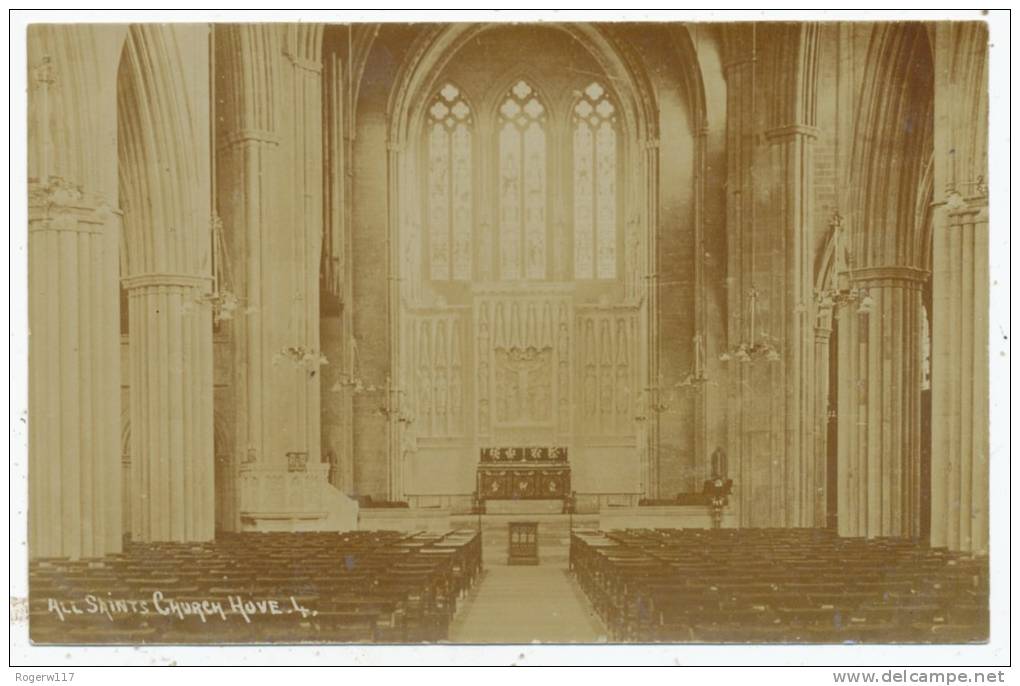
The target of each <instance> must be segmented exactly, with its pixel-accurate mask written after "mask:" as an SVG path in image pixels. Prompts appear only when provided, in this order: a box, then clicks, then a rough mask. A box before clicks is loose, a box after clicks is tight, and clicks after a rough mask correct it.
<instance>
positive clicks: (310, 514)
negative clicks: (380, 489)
mask: <svg viewBox="0 0 1020 686" xmlns="http://www.w3.org/2000/svg"><path fill="white" fill-rule="evenodd" d="M328 476H329V465H328V464H315V465H306V466H304V468H303V469H293V470H292V469H290V468H289V467H259V466H257V465H245V466H242V467H241V470H240V474H239V475H238V479H239V487H240V488H239V490H240V499H241V502H240V508H239V509H240V519H241V530H242V531H352V530H354V529H357V528H358V503H357V501H355V500H353V499H351V498H349V497H347V496H346V495H344V494H343V493H341V492H340V491H338V490H337V489H336V488H334V487H333V486H332V485H331V484H330V483H329V481H328Z"/></svg>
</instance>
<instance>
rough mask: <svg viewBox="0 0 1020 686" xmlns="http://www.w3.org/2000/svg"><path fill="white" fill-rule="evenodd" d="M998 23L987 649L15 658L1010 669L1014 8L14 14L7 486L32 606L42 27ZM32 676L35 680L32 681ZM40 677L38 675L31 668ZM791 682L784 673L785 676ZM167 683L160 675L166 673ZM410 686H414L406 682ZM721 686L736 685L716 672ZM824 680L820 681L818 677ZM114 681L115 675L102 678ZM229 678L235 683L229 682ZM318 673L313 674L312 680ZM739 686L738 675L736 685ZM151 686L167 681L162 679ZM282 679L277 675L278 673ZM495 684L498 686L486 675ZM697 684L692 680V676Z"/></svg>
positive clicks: (18, 582)
mask: <svg viewBox="0 0 1020 686" xmlns="http://www.w3.org/2000/svg"><path fill="white" fill-rule="evenodd" d="M983 18H987V19H988V20H989V35H990V41H991V48H990V62H989V83H990V84H991V92H990V98H989V105H990V116H991V121H990V136H991V139H990V145H989V168H990V170H991V172H990V174H989V176H990V181H989V187H990V198H991V202H990V214H991V225H990V243H991V248H992V249H991V250H990V255H989V258H990V263H989V266H990V270H991V278H992V288H991V297H990V302H991V313H992V316H991V317H990V318H989V320H990V321H989V326H990V331H989V335H990V339H989V340H990V342H991V350H990V355H989V357H990V365H991V369H990V391H991V406H990V415H989V416H990V421H991V456H990V457H991V466H990V469H991V484H992V490H991V524H992V525H991V544H990V547H991V551H992V554H991V560H992V575H991V582H992V626H991V632H992V633H991V635H992V640H991V642H990V643H989V644H987V645H981V646H748V647H733V646H678V645H668V646H634V645H628V646H617V645H609V646H606V645H587V646H538V645H531V646H423V647H404V646H397V647H394V646H350V647H345V646H301V647H286V646H285V647H243V648H242V647H201V648H197V647H195V648H182V647H166V648H158V647H145V648H138V647H113V648H69V647H46V648H41V647H35V646H31V645H30V644H28V641H27V625H26V624H25V623H23V622H15V623H13V624H12V625H11V627H10V628H11V634H10V648H11V653H10V658H11V662H12V664H23V665H37V666H45V665H138V666H142V665H159V664H164V665H165V664H178V665H191V664H194V665H219V664H228V665H274V664H275V665H280V664H319V665H323V664H363V665H367V664H389V665H393V664H411V665H425V664H446V665H449V664H461V665H471V664H474V665H479V664H481V665H488V664H512V663H516V664H522V665H525V664H532V665H534V664H581V665H583V664H588V665H615V664H669V665H673V664H681V665H727V666H731V667H732V666H739V665H772V666H793V665H932V664H937V665H943V664H944V665H950V664H952V665H1004V664H1008V662H1009V660H1010V650H1009V644H1008V633H1009V631H1010V626H1009V622H1010V612H1009V611H1010V609H1011V608H1010V606H1009V602H1008V598H1009V583H1010V580H1009V576H1008V574H1009V570H1008V568H1007V562H1008V560H1007V557H1008V555H1007V552H1006V551H1007V550H1009V549H1010V548H1009V547H1010V541H1011V523H1012V522H1011V519H1010V517H1011V512H1010V508H1009V498H1010V487H1011V483H1010V478H1009V477H1007V474H1010V472H1009V471H1008V468H1009V385H1008V384H1009V374H1010V367H1009V353H1010V348H1009V335H1010V326H1009V321H1010V317H1009V315H1010V311H1009V309H1008V307H1009V305H1008V303H1009V285H1010V274H1009V253H1010V250H1011V246H1010V249H1009V250H1005V249H1000V248H1005V247H1007V246H1009V245H1010V243H1009V230H1008V227H1009V223H1008V218H1009V217H1010V216H1011V215H1010V205H1009V203H1008V200H1007V199H1008V198H1009V191H1010V186H1009V169H1010V168H1011V167H1010V166H1008V165H1010V161H1009V160H1010V158H1009V157H1007V156H1008V154H1009V153H1008V152H1007V150H1008V146H1009V145H1010V144H1011V141H1010V140H1009V137H1010V128H1009V125H1010V122H1009V121H1008V120H1007V119H1006V116H1007V113H1008V112H1010V109H1009V106H1010V102H1009V101H1008V100H1007V97H1008V96H1007V93H1010V90H1009V89H1008V88H1007V87H1006V85H1007V84H1008V83H1011V81H1010V80H1009V79H1010V65H1009V63H1008V60H1009V59H1010V50H1009V47H1010V31H1009V29H1010V26H1009V24H1008V23H1007V22H1010V21H1011V18H1010V17H1009V15H1008V14H1007V13H1005V12H1004V11H1001V10H1000V11H995V12H992V13H990V15H987V16H986V15H984V14H982V13H980V12H976V11H952V12H950V11H895V12H889V11H873V10H872V11H824V10H823V11H819V10H795V11H776V10H769V11H751V10H728V11H697V12H694V11H684V12H677V11H670V12H664V11H636V10H608V11H607V10H599V11H595V10H565V11H557V12H551V11H518V10H514V11H493V10H484V11H473V12H471V11H464V10H440V11H426V10H408V11H386V10H350V11H344V12H339V11H324V10H310V11H303V10H302V11H294V10H259V11H223V10H202V11H191V10H189V11H172V10H160V11H144V10H103V11H85V10H78V11H58V12H47V11H34V10H33V11H12V13H11V15H10V34H9V38H10V45H9V50H8V52H7V54H8V55H10V60H11V62H10V64H9V67H10V71H9V73H10V74H11V82H10V101H9V102H10V110H9V116H10V132H11V136H10V139H9V143H10V168H9V171H10V173H11V176H10V179H9V180H10V193H11V195H10V210H11V214H10V217H11V224H10V226H11V230H10V254H9V260H8V264H9V265H10V270H11V271H10V282H9V288H10V291H9V297H10V300H9V303H10V319H9V326H10V330H9V332H8V334H9V335H8V336H7V337H5V338H6V341H9V344H10V356H9V358H8V359H9V361H10V379H11V386H10V389H11V390H10V398H9V400H10V405H9V408H8V410H9V417H10V424H11V434H10V435H11V458H10V459H11V462H10V464H11V473H10V479H11V480H10V482H9V486H10V487H11V489H12V492H11V501H10V510H9V515H10V520H9V524H10V526H11V533H12V535H11V539H10V562H11V577H10V579H9V581H10V588H11V598H12V599H13V598H18V597H22V598H23V597H25V595H26V592H25V591H26V583H27V557H26V546H25V532H26V531H27V519H26V502H27V492H26V484H27V474H26V460H27V433H26V431H25V428H26V424H25V423H24V421H23V420H24V418H25V416H26V415H27V343H28V342H27V336H26V332H27V296H26V287H27V270H26V262H27V234H26V227H27V188H26V178H25V170H26V169H27V160H26V147H25V144H26V135H27V132H26V103H25V95H24V94H25V93H26V86H27V83H26V74H27V65H26V47H25V29H26V25H27V24H28V23H33V22H69V21H76V22H161V21H162V22H172V21H187V22H199V21H200V22H222V21H229V22H246V21H247V22H253V21H298V20H301V21H325V22H351V21H386V22H393V21H401V22H404V21H431V22H436V21H593V20H594V21H664V20H669V21H692V20H698V21H752V20H754V21H760V20H787V21H793V20H796V21H811V20H815V21H835V20H872V21H882V20H886V21H887V20H891V19H910V20H945V19H970V20H974V19H983ZM22 671H26V670H22ZM27 671H38V670H27ZM784 671H786V670H784ZM832 671H834V670H828V669H819V670H814V669H812V670H802V671H801V672H800V674H799V675H786V676H785V677H784V683H791V682H794V683H795V682H797V681H799V680H800V679H801V678H805V679H810V681H805V683H809V682H813V683H818V679H819V678H821V679H824V680H825V682H827V683H832V678H831V672H832ZM157 674H158V673H157ZM404 674H405V676H404V677H403V678H407V679H410V678H413V677H412V674H411V673H407V672H405V673H404ZM705 674H706V675H707V677H708V678H711V679H713V680H715V679H717V678H718V677H721V676H724V675H723V674H718V675H717V676H716V675H713V673H712V672H705ZM811 674H813V675H814V678H811V677H810V675H811ZM735 675H736V676H738V678H739V677H746V678H748V679H752V678H753V679H754V680H755V681H765V682H768V681H770V680H771V679H769V678H768V677H767V676H763V675H762V673H761V672H755V673H751V672H749V671H747V670H739V671H737V672H736V674H735ZM104 676H105V677H106V678H108V676H109V675H104ZM223 676H227V674H224V675H223ZM309 676H311V675H309ZM731 676H734V675H731ZM144 678H145V679H146V680H154V681H162V675H159V676H156V677H153V676H151V673H147V674H146V675H145V676H144ZM270 678H273V677H272V675H270ZM486 678H488V677H486ZM688 678H689V677H688Z"/></svg>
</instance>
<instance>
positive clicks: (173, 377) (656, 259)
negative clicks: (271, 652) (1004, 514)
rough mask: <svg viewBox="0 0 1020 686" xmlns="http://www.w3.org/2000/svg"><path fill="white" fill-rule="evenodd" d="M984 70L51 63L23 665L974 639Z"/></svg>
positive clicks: (370, 33) (865, 33)
mask: <svg viewBox="0 0 1020 686" xmlns="http://www.w3.org/2000/svg"><path fill="white" fill-rule="evenodd" d="M987 44H988V38H987V29H986V26H985V25H984V24H982V23H968V22H931V23H921V22H913V23H911V22H900V23H869V22H830V23H793V22H787V23H769V22H763V23H726V24H708V23H647V24H627V23H620V24H590V23H546V24H535V25H522V24H501V23H477V24H469V23H465V24H396V23H385V24H367V23H365V24H350V25H348V24H343V25H341V24H321V23H314V22H302V23H293V24H283V23H275V24H274V23H260V24H212V25H209V24H197V23H192V24H159V25H155V24H131V25H127V24H121V25H114V24H104V25H99V24H76V25H57V24H52V25H42V24H39V25H33V26H31V27H30V29H29V35H28V64H29V93H28V102H29V112H28V121H29V140H28V155H29V158H28V162H29V169H28V177H29V194H30V197H29V225H28V236H29V238H28V251H29V270H28V273H29V285H28V288H29V320H30V321H29V323H30V327H31V331H32V335H31V339H30V344H29V345H30V347H29V354H30V387H29V398H30V409H29V420H30V443H29V458H30V459H29V524H30V528H29V533H28V547H29V553H30V558H31V569H30V594H31V599H30V630H31V636H32V638H33V640H35V641H37V642H42V643H147V642H151V643H196V642H200V643H217V642H235V643H236V642H274V641H280V642H290V643H293V642H354V641H366V642H371V641H378V642H397V643H399V642H419V641H453V642H464V643H486V642H525V643H531V642H532V641H551V642H575V641H577V642H595V641H606V640H611V641H684V642H720V641H721V642H748V641H761V642H790V641H793V642H836V643H844V642H847V641H856V642H936V643H938V642H972V641H984V640H987V638H988V631H989V629H988V626H989V623H988V552H989V551H988V530H989V509H988V490H989V435H988V387H989V383H988V371H987V370H988V304H989V286H988V284H989V265H988V253H987V251H988V230H989V224H988V187H987V183H986V182H985V180H986V179H987V178H988V169H987V156H988V83H987V59H988V46H987ZM157 592H158V593H160V594H162V595H161V596H160V597H167V598H170V597H173V598H177V599H181V602H197V603H201V602H203V601H208V602H209V603H212V605H210V606H216V605H215V603H219V605H218V607H223V608H228V610H229V608H230V607H231V604H230V600H229V599H231V598H234V599H237V598H240V599H242V601H241V602H242V607H244V605H243V603H244V602H250V603H253V605H252V607H261V606H262V605H259V603H262V604H263V605H265V606H267V607H268V605H266V603H268V602H269V601H270V600H272V601H274V602H277V603H278V604H279V605H278V607H283V608H287V609H288V611H287V612H281V613H279V614H276V613H270V612H267V613H263V614H258V613H256V614H258V616H250V617H247V616H246V617H241V618H238V617H237V616H235V614H236V613H234V614H232V613H231V612H230V611H228V610H225V611H224V612H223V613H222V615H218V616H216V617H212V618H211V619H209V621H202V620H201V619H200V618H198V617H195V616H188V617H183V616H182V617H175V616H169V615H162V614H159V613H149V614H145V613H141V612H137V613H135V612H125V613H119V614H118V615H117V616H116V617H115V618H113V619H110V618H108V617H106V616H102V615H100V614H90V613H88V612H83V613H81V614H67V613H61V616H59V617H58V616H57V615H56V613H54V612H52V611H50V610H49V609H48V608H49V607H50V606H51V605H52V602H51V601H54V602H56V603H57V605H58V606H59V607H65V606H66V605H62V604H61V603H74V602H75V601H78V602H79V604H80V605H81V606H82V607H85V606H86V605H84V604H83V603H84V601H83V600H82V599H83V598H85V597H86V596H93V597H96V598H102V599H107V600H110V599H113V600H116V601H118V602H121V601H123V603H129V601H131V602H134V603H136V604H137V603H139V602H142V601H145V600H146V599H148V600H150V601H151V599H152V597H153V593H157ZM117 606H118V607H120V605H117ZM125 606H128V605H125ZM136 606H137V605H136ZM188 607H191V605H188ZM298 607H300V608H306V609H307V611H303V612H302V611H297V610H293V611H290V610H291V609H292V608H298ZM65 615H66V616H65Z"/></svg>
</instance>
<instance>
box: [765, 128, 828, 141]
mask: <svg viewBox="0 0 1020 686" xmlns="http://www.w3.org/2000/svg"><path fill="white" fill-rule="evenodd" d="M798 136H800V137H802V138H811V139H812V140H813V139H815V138H818V127H816V126H809V125H807V124H787V125H785V126H776V127H773V128H771V129H769V130H767V131H766V132H765V140H768V141H771V142H774V143H775V142H779V143H782V142H784V141H785V140H787V139H789V138H796V137H798Z"/></svg>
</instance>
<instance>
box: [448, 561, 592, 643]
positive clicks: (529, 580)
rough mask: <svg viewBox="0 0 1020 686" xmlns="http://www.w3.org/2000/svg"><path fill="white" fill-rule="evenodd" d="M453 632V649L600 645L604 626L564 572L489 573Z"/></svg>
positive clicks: (466, 603)
mask: <svg viewBox="0 0 1020 686" xmlns="http://www.w3.org/2000/svg"><path fill="white" fill-rule="evenodd" d="M461 602H462V603H463V607H462V608H461V609H460V610H459V611H458V613H457V617H456V618H455V619H454V621H453V624H452V625H451V627H450V641H451V642H453V643H535V642H540V643H598V642H604V641H606V631H605V629H604V628H603V626H602V622H601V621H600V620H599V618H598V617H597V616H596V615H595V613H594V612H593V611H592V610H591V607H590V606H589V605H588V601H587V599H586V598H585V597H584V595H583V594H582V592H581V589H580V588H578V586H577V584H576V583H575V582H574V580H573V579H572V578H571V576H570V574H569V572H568V571H567V570H566V569H564V568H562V567H555V566H548V565H544V566H543V565H539V566H535V567H507V566H493V567H489V568H488V569H486V570H485V572H484V573H483V576H482V579H481V581H480V582H479V583H478V585H477V586H476V587H475V590H474V591H473V592H472V593H471V595H469V596H468V597H467V598H465V599H464V600H463V601H461Z"/></svg>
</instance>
